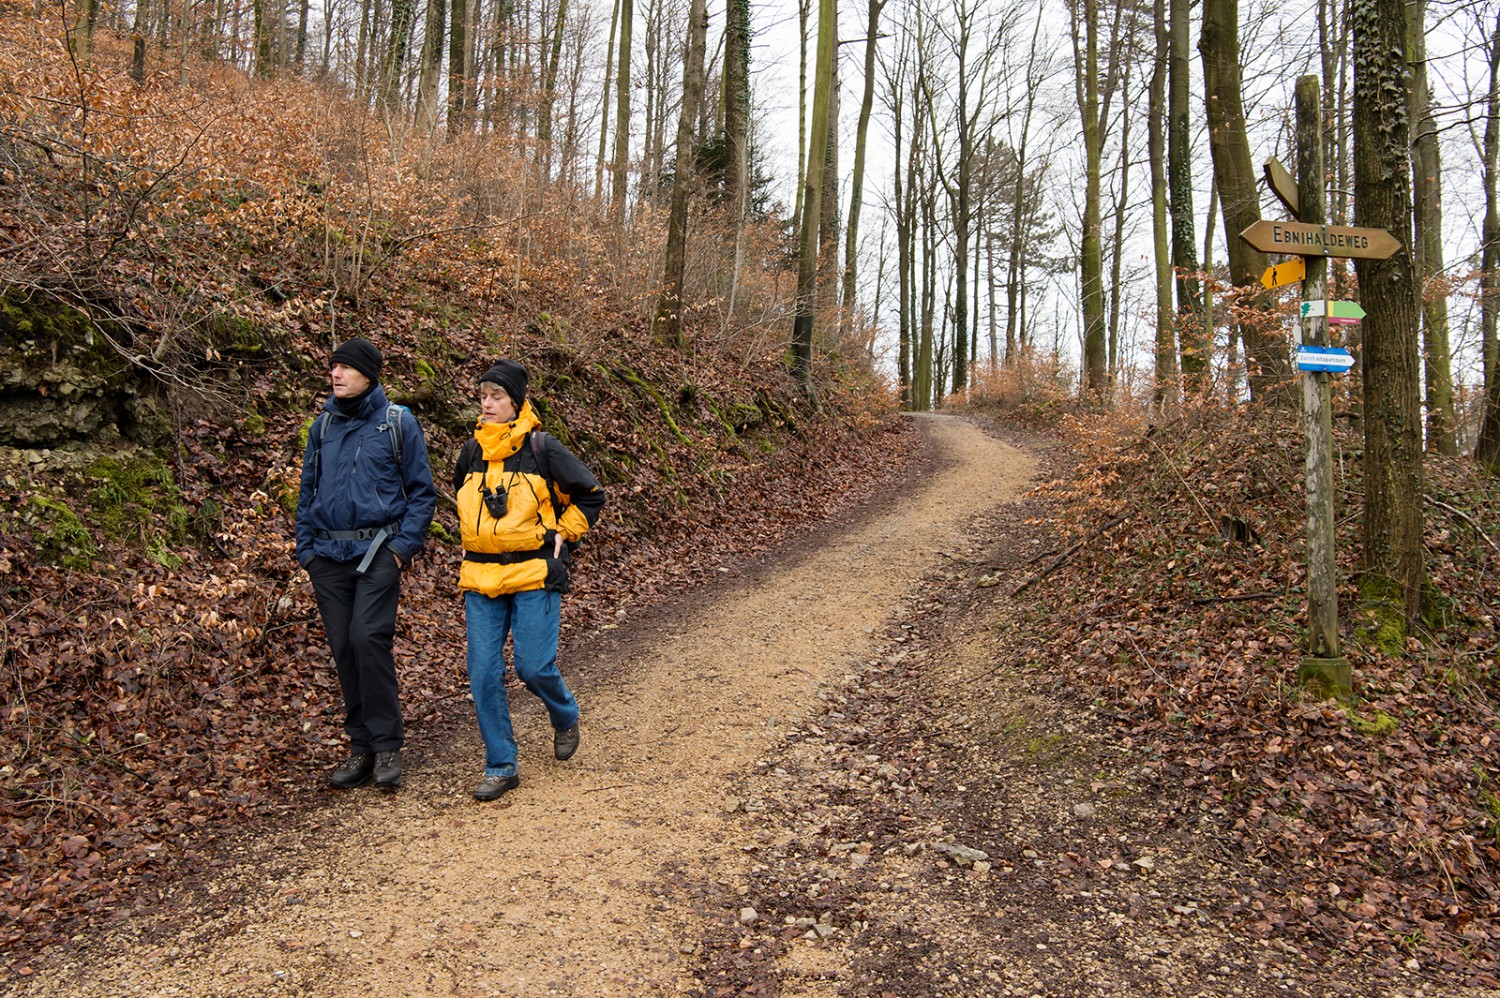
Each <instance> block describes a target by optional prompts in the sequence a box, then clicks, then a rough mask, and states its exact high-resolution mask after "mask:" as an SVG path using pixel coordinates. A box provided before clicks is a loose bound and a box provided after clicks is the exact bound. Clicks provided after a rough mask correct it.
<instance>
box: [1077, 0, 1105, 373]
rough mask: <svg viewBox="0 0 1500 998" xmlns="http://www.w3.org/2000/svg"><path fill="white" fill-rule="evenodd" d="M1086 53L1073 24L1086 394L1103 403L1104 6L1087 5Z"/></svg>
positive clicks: (1093, 1)
mask: <svg viewBox="0 0 1500 998" xmlns="http://www.w3.org/2000/svg"><path fill="white" fill-rule="evenodd" d="M1082 28H1083V32H1084V41H1083V49H1082V52H1081V53H1080V50H1079V37H1078V31H1079V24H1078V21H1077V17H1076V13H1075V17H1074V22H1073V56H1074V57H1073V65H1074V68H1075V70H1076V76H1075V87H1076V89H1077V91H1078V106H1079V110H1080V111H1081V112H1082V116H1083V156H1084V195H1083V234H1082V242H1081V246H1080V253H1079V267H1080V279H1081V283H1082V285H1083V289H1082V290H1083V303H1082V304H1083V388H1084V392H1085V393H1086V394H1088V395H1089V396H1091V397H1092V398H1093V399H1094V400H1095V401H1099V402H1102V401H1103V400H1104V398H1105V393H1106V392H1107V391H1108V373H1109V372H1108V363H1107V357H1106V346H1107V344H1106V342H1105V314H1104V259H1103V239H1102V228H1103V220H1102V218H1101V217H1100V200H1101V196H1100V190H1099V188H1100V182H1099V181H1100V176H1099V175H1100V172H1101V169H1102V167H1101V158H1102V157H1101V147H1102V145H1103V136H1102V134H1101V129H1100V123H1099V5H1098V2H1097V0H1084V5H1083V25H1082Z"/></svg>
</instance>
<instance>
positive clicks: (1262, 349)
mask: <svg viewBox="0 0 1500 998" xmlns="http://www.w3.org/2000/svg"><path fill="white" fill-rule="evenodd" d="M1198 51H1199V53H1200V54H1201V55H1202V57H1203V77H1204V90H1205V93H1206V97H1207V106H1208V129H1209V150H1210V152H1211V153H1212V157H1213V163H1214V176H1215V177H1216V178H1217V180H1218V185H1219V205H1220V210H1221V211H1222V212H1223V215H1224V235H1225V239H1226V241H1227V242H1228V244H1229V278H1230V280H1231V281H1232V282H1233V283H1234V284H1235V285H1236V286H1238V287H1240V288H1241V289H1242V291H1244V290H1246V289H1249V290H1248V293H1247V294H1242V296H1241V301H1242V302H1245V303H1246V304H1248V305H1249V307H1250V309H1251V311H1252V312H1253V313H1255V314H1252V315H1251V316H1250V317H1248V318H1247V319H1246V320H1245V321H1241V322H1240V323H1238V330H1239V334H1240V339H1241V341H1242V342H1243V343H1244V345H1245V367H1246V375H1247V377H1248V380H1249V384H1250V395H1251V397H1252V398H1255V399H1261V398H1264V397H1266V396H1267V395H1268V394H1270V393H1271V392H1272V391H1276V392H1277V393H1278V394H1285V393H1286V392H1287V390H1288V389H1289V387H1290V383H1291V382H1290V377H1291V365H1290V363H1289V360H1288V350H1287V344H1286V341H1285V340H1284V339H1283V338H1282V336H1281V335H1279V325H1278V324H1273V322H1272V321H1271V319H1270V317H1269V316H1268V315H1266V314H1264V313H1265V303H1264V299H1265V295H1264V294H1263V293H1261V292H1258V291H1256V290H1255V289H1257V288H1259V286H1260V283H1259V282H1260V276H1261V274H1262V273H1264V272H1265V269H1266V266H1267V260H1266V254H1264V253H1262V252H1261V251H1260V250H1258V249H1255V248H1254V247H1253V246H1251V245H1250V244H1249V243H1247V242H1245V241H1244V240H1243V239H1240V238H1239V234H1240V233H1241V232H1243V231H1244V230H1245V229H1246V228H1248V227H1249V226H1250V225H1251V224H1252V223H1254V222H1258V221H1260V189H1259V186H1258V182H1259V175H1258V173H1257V171H1256V170H1255V167H1254V166H1253V165H1252V164H1251V160H1250V140H1249V137H1248V136H1247V134H1246V132H1245V111H1244V105H1243V103H1242V100H1241V97H1240V45H1239V12H1238V4H1237V0H1204V4H1203V35H1202V37H1201V39H1200V41H1199V44H1198ZM1272 328H1275V329H1276V330H1277V332H1276V333H1273V332H1270V331H1269V330H1271V329H1272Z"/></svg>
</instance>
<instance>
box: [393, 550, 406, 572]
mask: <svg viewBox="0 0 1500 998" xmlns="http://www.w3.org/2000/svg"><path fill="white" fill-rule="evenodd" d="M391 557H392V558H395V559H396V567H397V568H405V567H406V562H404V561H402V560H401V556H400V555H399V554H397V553H396V552H395V550H394V549H392V550H391Z"/></svg>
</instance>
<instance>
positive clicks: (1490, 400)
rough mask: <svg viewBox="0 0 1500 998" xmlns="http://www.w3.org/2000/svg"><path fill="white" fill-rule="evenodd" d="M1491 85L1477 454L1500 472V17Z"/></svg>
mask: <svg viewBox="0 0 1500 998" xmlns="http://www.w3.org/2000/svg"><path fill="white" fill-rule="evenodd" d="M1488 55H1489V60H1490V90H1489V95H1488V97H1487V98H1486V100H1485V107H1484V111H1485V118H1484V231H1483V241H1482V243H1481V250H1480V265H1479V289H1480V295H1479V317H1480V319H1479V321H1480V328H1481V330H1482V352H1483V354H1484V417H1483V418H1482V419H1481V420H1480V424H1479V440H1478V442H1477V443H1476V444H1475V446H1474V459H1475V460H1477V461H1479V462H1480V464H1482V465H1483V466H1485V467H1486V468H1488V469H1489V470H1490V472H1491V473H1492V474H1500V336H1497V327H1500V193H1497V191H1500V16H1497V17H1496V18H1495V29H1494V31H1493V33H1492V34H1491V35H1490V39H1489V53H1488Z"/></svg>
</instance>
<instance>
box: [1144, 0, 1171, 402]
mask: <svg viewBox="0 0 1500 998" xmlns="http://www.w3.org/2000/svg"><path fill="white" fill-rule="evenodd" d="M1152 20H1153V23H1154V26H1155V33H1156V62H1155V64H1154V65H1153V66H1152V71H1151V96H1150V100H1149V104H1150V107H1149V109H1148V111H1147V122H1148V128H1149V130H1150V131H1149V134H1148V135H1147V141H1146V145H1147V147H1148V149H1149V151H1150V157H1151V236H1152V239H1151V245H1152V250H1153V258H1154V260H1155V263H1156V358H1155V359H1156V363H1155V369H1154V372H1153V374H1154V379H1155V388H1154V389H1153V397H1154V398H1155V399H1156V403H1157V404H1158V405H1171V404H1173V403H1175V402H1176V401H1177V339H1176V337H1175V336H1173V335H1172V258H1171V250H1170V248H1169V247H1168V240H1167V150H1166V144H1167V141H1166V120H1165V119H1166V88H1167V73H1168V66H1169V61H1170V56H1171V38H1170V32H1169V31H1168V30H1167V12H1166V0H1153V3H1152Z"/></svg>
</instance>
